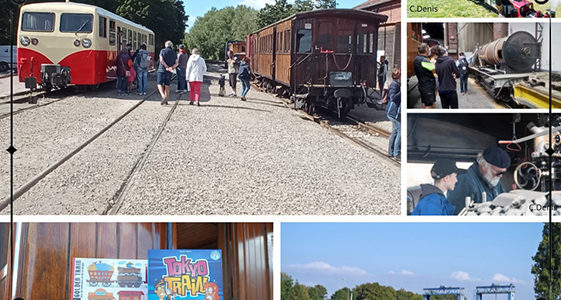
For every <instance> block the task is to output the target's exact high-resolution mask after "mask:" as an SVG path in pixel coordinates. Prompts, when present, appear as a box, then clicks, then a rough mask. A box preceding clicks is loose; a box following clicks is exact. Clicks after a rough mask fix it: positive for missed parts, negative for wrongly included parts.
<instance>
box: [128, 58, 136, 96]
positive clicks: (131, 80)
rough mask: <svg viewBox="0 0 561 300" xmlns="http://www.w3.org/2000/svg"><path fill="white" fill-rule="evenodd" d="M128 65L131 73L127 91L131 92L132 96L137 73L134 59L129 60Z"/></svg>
mask: <svg viewBox="0 0 561 300" xmlns="http://www.w3.org/2000/svg"><path fill="white" fill-rule="evenodd" d="M128 65H129V71H130V72H129V76H128V77H127V89H128V91H129V94H130V92H131V90H132V86H133V82H134V80H135V79H136V71H135V70H134V66H133V62H132V59H129V61H128Z"/></svg>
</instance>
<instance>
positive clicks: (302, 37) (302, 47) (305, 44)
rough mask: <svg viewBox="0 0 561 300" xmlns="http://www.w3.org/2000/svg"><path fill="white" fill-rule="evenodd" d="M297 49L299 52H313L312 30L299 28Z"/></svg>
mask: <svg viewBox="0 0 561 300" xmlns="http://www.w3.org/2000/svg"><path fill="white" fill-rule="evenodd" d="M296 49H297V52H298V53H310V52H312V30H311V29H299V30H298V33H296Z"/></svg>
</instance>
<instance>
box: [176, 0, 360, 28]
mask: <svg viewBox="0 0 561 300" xmlns="http://www.w3.org/2000/svg"><path fill="white" fill-rule="evenodd" d="M288 2H289V3H293V2H294V0H288ZM363 2H366V0H364V1H363V0H337V7H338V8H352V7H354V6H357V5H359V4H361V3H363ZM183 3H184V5H185V13H186V14H187V15H189V20H188V22H187V25H189V27H187V30H189V28H190V27H191V26H193V23H195V19H196V18H197V17H202V16H204V14H205V13H206V12H207V11H209V10H210V9H211V8H212V7H216V8H217V9H221V8H224V7H227V6H237V5H239V4H243V5H245V6H249V7H253V8H255V9H261V8H262V7H264V6H265V4H266V3H270V4H272V3H275V1H274V0H214V1H212V0H210V1H208V0H206V1H205V0H202V1H201V0H183Z"/></svg>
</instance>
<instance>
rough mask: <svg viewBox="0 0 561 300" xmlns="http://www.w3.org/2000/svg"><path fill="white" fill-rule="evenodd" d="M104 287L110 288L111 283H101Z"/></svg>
mask: <svg viewBox="0 0 561 300" xmlns="http://www.w3.org/2000/svg"><path fill="white" fill-rule="evenodd" d="M101 284H102V285H103V286H104V287H108V286H111V281H104V282H103V283H101Z"/></svg>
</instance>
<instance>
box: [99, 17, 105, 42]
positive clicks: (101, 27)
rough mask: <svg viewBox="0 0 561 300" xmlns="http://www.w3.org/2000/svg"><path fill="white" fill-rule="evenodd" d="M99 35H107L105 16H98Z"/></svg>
mask: <svg viewBox="0 0 561 300" xmlns="http://www.w3.org/2000/svg"><path fill="white" fill-rule="evenodd" d="M99 36H100V37H107V18H104V17H99Z"/></svg>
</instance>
